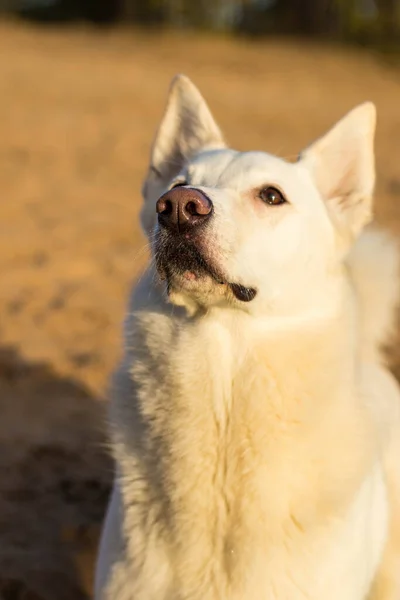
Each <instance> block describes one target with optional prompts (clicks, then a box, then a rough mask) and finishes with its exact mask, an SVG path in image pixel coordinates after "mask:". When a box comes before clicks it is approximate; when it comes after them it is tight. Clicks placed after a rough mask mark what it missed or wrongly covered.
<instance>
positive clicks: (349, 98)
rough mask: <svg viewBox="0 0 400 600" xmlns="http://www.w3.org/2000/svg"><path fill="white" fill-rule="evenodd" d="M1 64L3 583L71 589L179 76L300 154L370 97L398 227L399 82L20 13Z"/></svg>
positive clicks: (92, 516) (318, 51)
mask: <svg viewBox="0 0 400 600" xmlns="http://www.w3.org/2000/svg"><path fill="white" fill-rule="evenodd" d="M0 69H1V77H0V114H1V115H2V118H1V133H0V187H1V191H2V201H1V203H0V272H1V278H0V314H1V321H0V323H1V326H0V335H1V350H0V411H1V412H0V414H1V427H0V443H1V447H0V469H1V478H0V596H1V594H2V600H12V599H14V598H22V597H23V598H31V599H34V598H44V599H47V598H48V599H49V600H50V599H55V598H57V599H58V600H60V599H62V598H64V597H65V598H66V600H69V599H72V598H74V599H75V600H76V599H78V598H79V597H84V591H83V590H84V588H85V587H86V589H89V590H90V586H91V579H90V578H91V564H92V559H93V549H94V547H95V539H96V535H95V533H94V534H92V533H91V532H92V530H91V529H90V527H91V526H93V527H94V530H93V531H94V532H96V527H97V524H98V523H99V521H100V519H101V515H102V512H103V509H104V505H105V501H106V497H107V489H108V485H109V481H110V474H111V467H110V463H109V461H108V460H107V459H106V458H105V456H104V453H103V452H102V447H103V443H104V437H103V426H102V425H103V410H104V402H103V401H102V399H101V397H102V394H103V393H104V389H105V385H106V381H107V376H108V374H109V372H110V370H111V369H112V367H113V364H114V363H115V361H116V359H117V356H118V353H119V344H120V339H119V337H120V323H121V320H122V317H123V310H124V304H125V298H126V292H127V290H128V286H129V283H130V281H131V280H132V278H133V277H134V275H135V274H136V273H137V270H138V268H139V267H140V265H141V264H143V262H144V260H145V257H146V253H145V251H144V250H143V244H144V240H143V239H142V237H141V235H140V233H139V230H138V225H137V219H136V217H137V211H138V207H139V205H140V193H139V191H140V182H141V177H142V175H143V172H144V169H145V165H146V159H147V154H148V149H149V144H150V141H151V138H152V135H153V132H154V128H155V125H156V122H157V120H158V119H159V117H160V113H161V111H162V108H163V104H164V101H165V94H166V89H167V86H168V83H169V80H170V78H171V76H172V75H173V74H174V73H175V72H177V71H184V72H186V73H188V74H189V75H190V76H192V77H193V78H194V79H195V81H196V82H197V83H198V84H199V86H200V87H201V89H202V90H203V91H204V94H205V96H206V97H207V99H208V100H209V102H210V104H211V106H212V107H213V109H214V112H215V115H216V116H217V118H219V120H220V122H221V124H222V126H223V129H224V130H225V131H226V132H227V134H228V137H229V139H230V140H231V142H232V144H233V145H235V146H238V147H241V148H258V149H266V150H269V151H272V152H274V153H278V154H280V155H283V156H287V157H291V156H294V155H296V154H297V152H298V150H299V149H301V147H302V146H304V145H305V144H307V143H308V142H309V141H310V140H311V139H312V138H313V137H314V136H317V135H319V134H320V133H321V132H322V131H323V130H324V128H326V127H328V126H329V125H330V124H331V123H332V122H334V121H335V120H336V119H337V118H338V117H340V116H341V115H342V113H344V112H345V111H347V110H348V109H350V108H351V107H352V106H353V105H355V104H357V103H358V102H361V101H364V100H366V99H371V100H373V101H375V102H376V104H377V106H378V111H379V129H378V137H377V160H378V175H379V187H378V196H377V213H378V218H379V220H380V221H381V222H383V223H384V224H386V225H388V226H389V227H391V228H392V229H393V231H395V232H397V233H398V232H399V230H400V169H399V165H398V162H399V158H398V149H399V146H398V140H399V138H400V109H399V107H400V82H399V78H398V72H396V71H394V70H393V69H392V68H390V67H389V66H385V65H384V64H380V63H378V62H377V61H376V60H375V59H374V58H373V57H371V56H368V55H363V54H359V53H356V52H349V51H345V50H332V49H327V48H318V47H311V46H310V47H305V46H302V47H299V46H296V45H295V44H293V43H282V42H276V41H271V42H265V43H253V44H251V43H245V42H244V41H230V40H221V39H214V38H212V39H207V38H200V37H196V36H194V35H189V34H188V35H180V36H178V35H170V34H163V35H160V34H154V35H152V36H150V35H144V34H140V33H137V32H112V33H107V32H102V33H96V32H89V31H83V30H82V31H80V30H78V31H71V30H39V29H30V28H28V27H23V26H20V25H11V24H3V25H1V24H0ZM392 358H393V362H394V365H395V368H396V369H397V371H398V372H400V354H399V353H397V354H396V353H392ZM80 524H81V525H82V526H83V528H84V529H83V534H82V535H81V533H80V530H79V529H77V527H78V526H79V525H80ZM88 526H89V530H88V529H87V527H88ZM88 531H89V533H88ZM74 559H77V560H78V564H77V565H76V564H74ZM75 563H76V561H75ZM76 567H78V569H76ZM82 573H83V575H84V577H83V579H84V581H83V583H82V578H81V577H80V575H81V574H82ZM27 589H28V590H30V591H29V593H28V592H27V591H26V590H27ZM81 590H82V591H81ZM89 593H90V592H89ZM24 594H25V595H24ZM29 594H30V595H29Z"/></svg>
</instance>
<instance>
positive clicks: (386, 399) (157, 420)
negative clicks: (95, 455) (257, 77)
mask: <svg viewBox="0 0 400 600" xmlns="http://www.w3.org/2000/svg"><path fill="white" fill-rule="evenodd" d="M374 129H375V108H374V106H373V105H372V104H364V105H362V106H360V107H358V108H356V109H355V110H353V111H352V112H351V113H349V114H348V115H347V116H346V117H345V118H344V119H343V120H341V121H340V122H339V123H338V124H337V125H336V126H335V127H334V128H333V129H332V130H331V131H330V132H329V133H328V134H327V135H325V136H324V137H322V138H321V139H319V140H318V141H317V142H315V143H314V144H313V145H311V146H310V147H309V148H307V149H306V150H305V151H304V152H303V153H302V154H301V155H300V158H299V160H298V161H297V163H295V164H290V163H288V162H285V161H284V160H281V159H279V158H276V157H274V156H270V155H268V154H264V153H261V152H245V153H241V152H236V151H234V150H231V149H228V148H227V147H226V146H225V144H224V141H223V138H222V136H221V133H220V130H219V128H218V126H217V125H216V123H215V121H214V120H213V117H212V116H211V113H210V111H209V109H208V107H207V105H206V104H205V102H204V100H203V98H202V97H201V95H200V94H199V92H198V91H197V89H196V88H195V87H194V86H193V84H192V83H191V82H190V81H189V80H188V79H187V78H185V77H182V76H180V77H177V78H176V79H175V80H174V82H173V84H172V88H171V91H170V96H169V101H168V105H167V109H166V112H165V115H164V118H163V120H162V123H161V126H160V128H159V130H158V133H157V136H156V139H155V142H154V145H153V149H152V155H151V164H150V168H149V172H148V176H147V180H146V182H145V185H144V198H145V201H144V206H143V209H142V223H143V226H144V229H145V230H146V232H147V233H148V235H149V239H150V240H151V242H152V248H153V258H154V260H153V263H154V264H153V265H152V266H150V267H149V269H148V271H147V273H146V274H145V276H144V277H143V279H142V280H141V282H140V283H139V285H138V286H137V287H136V289H135V290H134V292H133V295H132V298H131V304H130V310H129V314H128V318H127V321H126V330H125V354H124V359H123V361H122V364H121V365H120V367H119V369H118V371H117V372H116V374H115V377H114V381H113V392H112V401H111V426H112V444H113V449H114V455H115V459H116V477H115V485H114V490H113V494H112V499H111V503H110V507H109V510H108V515H107V519H106V524H105V527H104V532H103V538H102V542H101V548H100V556H99V560H98V565H97V576H96V598H97V599H98V600H100V599H102V600H106V599H107V600H306V599H307V600H365V599H366V598H368V599H373V600H399V599H400V416H399V412H400V411H399V408H400V395H399V391H398V388H397V384H396V382H395V381H394V379H393V378H392V377H391V375H390V374H389V372H388V370H387V369H386V368H385V366H384V360H383V356H382V355H381V352H380V346H381V344H382V343H384V342H386V340H387V337H388V335H389V334H390V332H391V328H392V327H393V324H392V320H393V314H394V307H395V302H396V299H397V292H398V285H397V267H398V260H397V251H396V248H395V246H394V244H393V242H392V241H391V240H390V239H389V238H388V237H387V236H386V235H385V234H382V233H380V232H378V231H376V230H374V229H371V228H370V227H367V229H364V227H365V226H366V224H367V223H368V222H369V221H370V219H371V215H372V195H373V187H374V178H375V175H374V151H373V138H374ZM153 232H154V234H153Z"/></svg>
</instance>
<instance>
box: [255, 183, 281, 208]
mask: <svg viewBox="0 0 400 600" xmlns="http://www.w3.org/2000/svg"><path fill="white" fill-rule="evenodd" d="M259 195H260V198H261V200H262V201H263V202H265V203H266V204H269V205H270V206H278V204H283V203H284V202H286V198H285V196H284V195H283V194H282V192H280V191H279V190H277V189H276V188H274V187H266V188H264V189H263V190H261V192H260V194H259Z"/></svg>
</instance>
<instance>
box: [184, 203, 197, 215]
mask: <svg viewBox="0 0 400 600" xmlns="http://www.w3.org/2000/svg"><path fill="white" fill-rule="evenodd" d="M185 210H186V212H187V213H188V214H189V215H197V214H198V211H197V205H196V203H195V202H188V203H187V204H186V206H185Z"/></svg>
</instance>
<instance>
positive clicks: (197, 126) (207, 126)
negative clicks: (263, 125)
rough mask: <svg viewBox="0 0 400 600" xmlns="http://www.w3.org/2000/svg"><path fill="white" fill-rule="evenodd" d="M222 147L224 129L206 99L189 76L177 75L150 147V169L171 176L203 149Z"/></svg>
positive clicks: (167, 177) (162, 175)
mask: <svg viewBox="0 0 400 600" xmlns="http://www.w3.org/2000/svg"><path fill="white" fill-rule="evenodd" d="M221 147H224V142H223V139H222V134H221V131H220V130H219V128H218V126H217V124H216V122H215V121H214V119H213V117H212V115H211V112H210V110H209V108H208V106H207V104H206V102H205V100H204V99H203V97H202V96H201V94H200V92H199V91H198V89H197V88H196V87H195V86H194V85H193V83H192V82H191V81H190V79H188V78H187V77H185V76H184V75H177V76H176V77H175V78H174V79H173V81H172V84H171V88H170V92H169V97H168V102H167V107H166V109H165V113H164V116H163V119H162V121H161V125H160V127H159V129H158V131H157V134H156V137H155V140H154V143H153V147H152V150H151V161H150V166H151V168H153V169H154V170H155V172H156V174H159V175H160V176H161V177H162V178H164V179H170V178H171V177H173V176H174V174H175V173H177V172H179V171H180V169H181V168H182V165H183V164H184V163H185V161H186V160H188V159H190V158H191V157H193V156H194V155H195V154H197V152H199V151H200V150H202V149H205V148H221Z"/></svg>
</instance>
